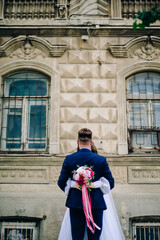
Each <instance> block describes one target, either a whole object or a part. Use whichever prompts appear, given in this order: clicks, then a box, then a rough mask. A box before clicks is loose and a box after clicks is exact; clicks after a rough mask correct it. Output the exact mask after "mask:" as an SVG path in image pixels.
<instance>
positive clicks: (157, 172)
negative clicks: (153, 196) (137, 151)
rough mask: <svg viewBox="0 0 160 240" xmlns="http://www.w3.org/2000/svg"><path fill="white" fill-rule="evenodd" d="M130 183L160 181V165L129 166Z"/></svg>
mask: <svg viewBox="0 0 160 240" xmlns="http://www.w3.org/2000/svg"><path fill="white" fill-rule="evenodd" d="M128 176H129V183H152V184H154V183H155V184H156V183H160V167H157V166H155V167H149V166H148V167H138V166H137V167H129V168H128Z"/></svg>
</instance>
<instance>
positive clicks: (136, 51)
mask: <svg viewBox="0 0 160 240" xmlns="http://www.w3.org/2000/svg"><path fill="white" fill-rule="evenodd" d="M110 50H111V53H112V54H113V56H114V57H122V58H127V57H133V56H134V55H135V56H137V57H138V58H140V59H145V60H148V61H150V60H154V59H156V58H158V57H159V56H160V38H159V37H155V36H151V37H147V36H143V37H138V38H134V39H132V40H131V41H129V42H128V43H126V44H125V45H111V46H110Z"/></svg>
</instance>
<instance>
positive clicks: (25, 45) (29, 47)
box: [0, 36, 66, 60]
mask: <svg viewBox="0 0 160 240" xmlns="http://www.w3.org/2000/svg"><path fill="white" fill-rule="evenodd" d="M65 50H66V44H54V45H52V44H50V43H49V42H48V41H46V40H45V39H43V38H40V37H36V36H19V37H15V38H12V39H10V40H9V41H7V42H5V43H4V44H3V45H0V57H3V56H7V57H15V56H16V57H18V58H22V59H25V60H30V59H33V58H35V57H36V56H38V55H41V56H42V57H61V56H62V55H63V53H64V52H65Z"/></svg>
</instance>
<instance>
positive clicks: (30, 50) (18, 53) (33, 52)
mask: <svg viewBox="0 0 160 240" xmlns="http://www.w3.org/2000/svg"><path fill="white" fill-rule="evenodd" d="M38 55H41V56H42V57H46V54H45V53H44V52H42V51H41V50H39V49H37V48H35V47H34V46H33V45H32V42H31V41H30V40H29V38H26V41H25V43H24V45H23V46H22V47H21V48H19V49H17V50H15V51H13V52H12V53H11V54H10V55H9V57H11V58H12V57H18V58H22V59H24V60H30V59H33V58H35V57H37V56H38Z"/></svg>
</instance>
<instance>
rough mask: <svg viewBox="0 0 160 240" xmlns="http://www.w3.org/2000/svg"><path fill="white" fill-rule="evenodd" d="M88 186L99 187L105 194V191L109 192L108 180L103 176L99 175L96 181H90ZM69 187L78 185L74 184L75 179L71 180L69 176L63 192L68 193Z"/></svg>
mask: <svg viewBox="0 0 160 240" xmlns="http://www.w3.org/2000/svg"><path fill="white" fill-rule="evenodd" d="M88 187H89V188H100V189H101V191H102V192H103V194H107V193H109V192H110V184H109V181H108V180H107V179H106V178H104V177H101V178H100V179H99V180H98V181H95V182H92V183H91V184H90V185H89V186H88ZM71 188H78V185H77V184H76V182H75V181H73V180H71V178H69V179H68V180H67V183H66V186H65V189H64V192H65V194H66V195H68V194H69V191H70V189H71ZM78 189H79V188H78ZM79 190H80V189H79Z"/></svg>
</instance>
